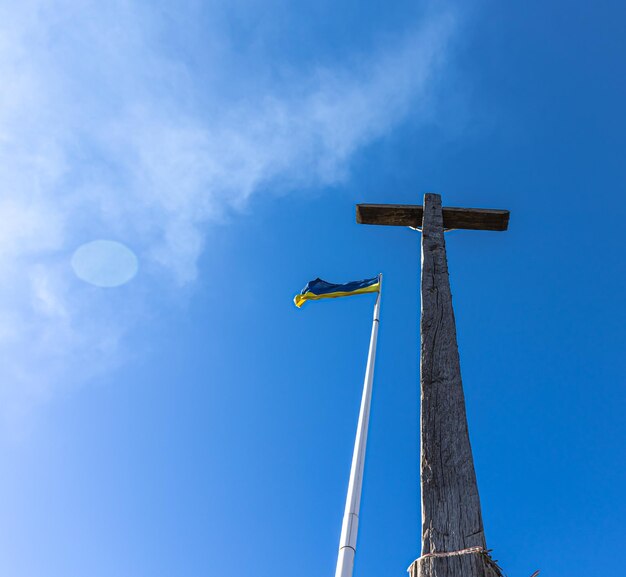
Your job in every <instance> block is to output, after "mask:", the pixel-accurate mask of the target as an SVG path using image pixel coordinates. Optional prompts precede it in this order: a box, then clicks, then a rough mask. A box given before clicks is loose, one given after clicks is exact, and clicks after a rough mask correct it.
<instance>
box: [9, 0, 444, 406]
mask: <svg viewBox="0 0 626 577" xmlns="http://www.w3.org/2000/svg"><path fill="white" fill-rule="evenodd" d="M177 6H178V8H177V9H178V11H179V12H184V10H185V9H186V7H185V6H184V5H181V4H180V3H178V4H177ZM216 6H217V4H216ZM188 8H189V10H193V7H192V6H191V5H190V6H189V7H188ZM216 9H217V8H216ZM222 10H224V7H223V6H222ZM166 14H167V11H166V10H161V9H157V8H156V6H154V7H153V8H152V9H150V10H148V9H147V8H145V7H144V8H138V7H137V5H134V4H133V3H130V2H125V1H122V0H112V1H111V2H107V3H97V2H90V1H83V2H76V1H75V0H73V1H71V2H69V1H63V0H48V1H46V2H43V0H24V1H23V2H21V3H19V4H16V3H13V5H12V6H8V3H4V4H2V5H0V78H2V79H3V86H4V87H3V90H1V91H0V183H2V184H1V187H2V189H1V191H0V214H1V215H2V220H3V227H2V228H1V229H0V275H2V278H4V279H11V282H10V283H6V282H5V283H3V285H2V287H1V288H0V347H1V349H2V356H3V358H5V359H12V360H9V361H8V362H5V363H3V366H2V367H1V368H0V405H2V406H3V407H11V408H10V411H12V412H15V411H17V410H18V409H19V408H20V407H22V408H23V407H27V406H29V405H30V404H31V403H32V401H33V399H42V398H47V397H48V396H49V395H51V394H52V393H53V392H54V391H55V390H57V389H58V388H59V387H61V386H62V383H63V382H68V381H71V380H74V378H75V377H78V378H85V377H86V376H88V374H89V372H90V371H89V370H84V367H87V366H89V367H92V370H94V371H95V370H100V369H102V368H103V367H106V366H108V364H109V363H111V362H115V359H116V358H117V356H118V354H119V349H118V348H117V346H116V344H117V342H118V340H119V338H120V336H121V335H122V334H123V332H124V329H125V327H126V326H127V323H128V322H129V321H128V318H123V319H121V317H119V316H118V317H117V318H120V320H119V321H115V320H111V316H110V315H107V310H110V309H111V307H113V306H115V307H119V305H120V303H119V302H117V303H114V304H112V303H111V300H115V297H113V298H112V297H111V295H110V293H109V294H108V295H107V298H106V299H103V298H102V293H101V292H99V291H98V290H97V289H94V290H86V289H85V286H82V285H80V284H79V281H77V280H76V279H75V278H74V277H73V276H72V274H71V268H70V267H69V260H70V256H71V253H72V251H73V250H74V249H75V248H76V247H77V246H78V245H79V244H80V243H81V242H85V241H89V240H93V239H94V238H113V239H116V240H121V241H123V242H125V243H126V244H128V245H130V246H131V247H133V248H134V249H135V250H136V251H137V252H138V253H139V255H140V257H141V259H142V262H143V263H144V264H145V265H146V266H145V267H144V270H147V271H152V274H157V275H168V276H169V277H170V278H171V279H172V280H173V281H174V282H175V283H178V284H185V283H189V282H192V281H193V280H194V278H195V277H196V275H197V270H196V263H197V260H198V257H199V255H200V254H201V252H202V249H203V239H204V231H205V230H206V227H207V226H208V225H209V224H210V223H212V222H217V221H219V219H220V218H221V217H222V215H223V214H224V213H225V212H228V211H233V210H235V211H236V210H237V209H239V208H241V207H243V206H245V204H246V202H247V200H248V199H249V198H250V197H251V196H253V195H255V194H258V193H259V192H260V191H261V190H267V189H268V186H267V185H269V184H271V185H272V186H275V187H278V188H280V189H282V190H283V191H289V190H293V191H297V190H299V189H303V188H310V187H311V186H319V185H324V184H330V183H337V182H341V181H342V180H343V179H345V178H347V177H348V175H349V169H350V160H351V158H352V157H353V155H354V154H355V152H356V151H358V150H359V149H360V148H361V147H363V146H364V145H366V144H368V143H370V142H371V141H373V140H375V139H376V138H379V137H381V136H383V135H385V134H386V133H388V132H389V131H390V130H392V129H393V128H394V127H395V126H397V125H398V124H399V123H400V122H401V121H402V120H403V119H405V118H406V117H407V115H409V114H411V115H412V116H413V117H417V118H425V117H427V116H428V114H429V110H430V107H429V105H428V102H429V97H430V96H431V92H430V91H429V90H428V87H429V86H432V84H433V83H434V81H435V80H436V79H437V77H438V76H439V75H440V73H441V72H440V71H441V69H442V64H443V62H444V60H445V58H446V54H447V45H448V42H449V39H450V36H451V32H452V28H453V22H452V19H451V17H450V14H438V15H434V16H432V17H431V18H430V19H429V20H427V21H425V22H423V23H422V24H421V27H419V28H416V29H415V30H414V32H413V33H412V34H410V35H408V36H406V37H405V38H404V39H403V40H401V41H399V42H398V43H397V44H396V45H394V46H387V47H385V48H383V49H381V51H380V52H379V53H376V54H362V55H360V56H359V55H358V54H352V55H350V58H349V59H346V60H345V61H344V62H338V63H336V64H333V65H327V66H322V65H318V66H316V67H315V68H310V69H307V70H301V71H299V72H298V73H293V74H290V75H289V77H288V79H285V78H283V79H282V80H280V81H279V82H272V83H269V82H265V81H264V80H263V79H264V78H265V77H266V76H267V74H266V72H267V71H263V70H260V71H259V74H258V79H255V78H254V77H252V78H248V80H247V88H248V90H246V91H242V92H241V93H239V94H236V95H235V96H233V93H232V91H227V90H225V88H224V87H228V86H231V85H236V84H237V83H238V82H239V79H238V75H239V70H238V69H237V68H236V67H233V66H232V63H233V62H236V59H235V60H233V59H228V58H225V55H228V53H229V50H231V48H230V39H229V38H228V37H227V36H226V35H225V33H223V32H220V30H219V27H218V26H216V27H215V29H211V30H208V31H206V34H207V38H210V41H207V42H206V44H205V45H203V46H201V47H199V48H198V49H201V50H202V51H203V53H202V62H203V63H205V64H204V66H208V67H211V74H209V75H208V76H207V74H206V73H203V74H196V72H199V71H197V70H196V69H195V66H197V65H195V64H192V62H191V59H189V58H186V57H185V56H184V55H183V54H182V53H181V51H180V50H179V51H177V50H175V49H174V48H172V46H174V45H175V42H172V41H168V40H172V38H173V39H174V40H175V37H176V35H177V34H179V35H180V34H184V33H185V31H184V30H182V29H180V30H176V28H175V27H173V28H172V27H169V28H168V25H167V20H166ZM168 46H169V48H168ZM225 59H226V60H228V63H229V65H228V66H224V65H223V64H222V61H223V60H225ZM288 64H289V63H288V62H287V63H284V65H285V66H288ZM272 66H274V64H273V63H272V62H271V61H268V62H267V67H268V70H269V69H271V67H272ZM247 74H248V75H249V70H247ZM207 78H209V80H207ZM147 274H150V272H148V273H147ZM124 290H126V289H124ZM129 290H130V291H131V292H132V289H129ZM126 298H128V295H126ZM131 298H132V297H131ZM77 367H83V369H81V372H80V373H78V372H77ZM70 375H71V377H70Z"/></svg>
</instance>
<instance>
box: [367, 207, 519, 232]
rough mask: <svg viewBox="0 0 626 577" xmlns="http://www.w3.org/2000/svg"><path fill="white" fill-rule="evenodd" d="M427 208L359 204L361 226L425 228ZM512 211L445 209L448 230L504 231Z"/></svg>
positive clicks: (444, 219) (445, 222) (444, 214)
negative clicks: (424, 216)
mask: <svg viewBox="0 0 626 577" xmlns="http://www.w3.org/2000/svg"><path fill="white" fill-rule="evenodd" d="M423 215H424V207H423V206H420V205H412V204H357V205H356V221H357V222H358V223H359V224H382V225H388V226H413V227H421V226H422V220H423ZM509 216H510V213H509V211H508V210H496V209H489V208H456V207H445V208H444V209H443V226H444V228H447V229H450V228H461V229H467V230H494V231H504V230H507V228H508V226H509Z"/></svg>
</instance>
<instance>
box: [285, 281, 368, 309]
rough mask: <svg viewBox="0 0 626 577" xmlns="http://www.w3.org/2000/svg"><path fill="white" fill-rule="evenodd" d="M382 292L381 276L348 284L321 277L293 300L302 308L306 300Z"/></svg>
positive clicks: (308, 284) (309, 284)
mask: <svg viewBox="0 0 626 577" xmlns="http://www.w3.org/2000/svg"><path fill="white" fill-rule="evenodd" d="M377 292H380V277H379V276H376V277H374V278H367V279H365V280H356V281H352V282H349V283H346V284H333V283H330V282H326V281H325V280H322V279H321V278H316V279H315V280H312V281H311V282H309V283H307V285H306V286H305V287H304V288H303V289H302V292H301V293H300V294H299V295H296V296H295V297H294V299H293V302H294V303H295V304H296V306H297V307H298V308H300V307H301V306H302V305H303V304H304V302H305V301H316V300H319V299H334V298H337V297H347V296H352V295H360V294H363V293H377Z"/></svg>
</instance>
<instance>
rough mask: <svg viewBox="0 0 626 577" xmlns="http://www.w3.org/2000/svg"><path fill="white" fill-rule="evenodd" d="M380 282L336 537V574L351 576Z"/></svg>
mask: <svg viewBox="0 0 626 577" xmlns="http://www.w3.org/2000/svg"><path fill="white" fill-rule="evenodd" d="M378 281H379V283H380V285H379V289H378V291H379V292H378V297H377V298H376V304H375V305H374V320H373V321H372V336H371V338H370V351H369V355H368V357H367V368H366V370H365V381H364V383H363V396H362V398H361V411H360V413H359V424H358V426H357V429H356V440H355V441H354V453H353V454H352V467H351V468H350V482H349V483H348V495H347V497H346V509H345V512H344V515H343V525H342V527H341V538H340V540H339V555H338V557H337V569H336V570H335V577H352V569H353V567H354V554H355V552H356V537H357V531H358V529H359V507H360V504H361V487H362V485H363V466H364V464H365V446H366V444H367V429H368V425H369V420H370V404H371V401H372V382H373V380H374V361H375V359H376V339H377V338H378V322H379V318H378V317H379V313H380V297H381V294H382V285H383V275H382V274H379V275H378Z"/></svg>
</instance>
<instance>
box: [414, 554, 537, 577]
mask: <svg viewBox="0 0 626 577" xmlns="http://www.w3.org/2000/svg"><path fill="white" fill-rule="evenodd" d="M491 551H493V549H485V548H484V547H468V548H467V549H460V550H459V551H441V552H435V553H424V555H422V556H421V557H418V558H417V559H416V560H415V561H413V563H411V566H410V567H409V569H408V571H410V570H411V568H412V567H413V566H414V565H416V564H417V563H419V562H420V561H421V560H422V559H430V558H435V557H455V556H457V555H470V554H472V553H478V554H479V555H482V556H483V558H484V559H485V561H486V562H487V565H489V566H490V567H491V568H492V569H493V570H494V571H495V573H496V575H498V577H505V575H504V573H503V571H502V567H500V566H499V565H498V562H497V561H496V560H494V559H493V558H492V557H491ZM538 575H539V571H535V572H534V573H533V574H532V575H531V576H530V577H537V576H538Z"/></svg>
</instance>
